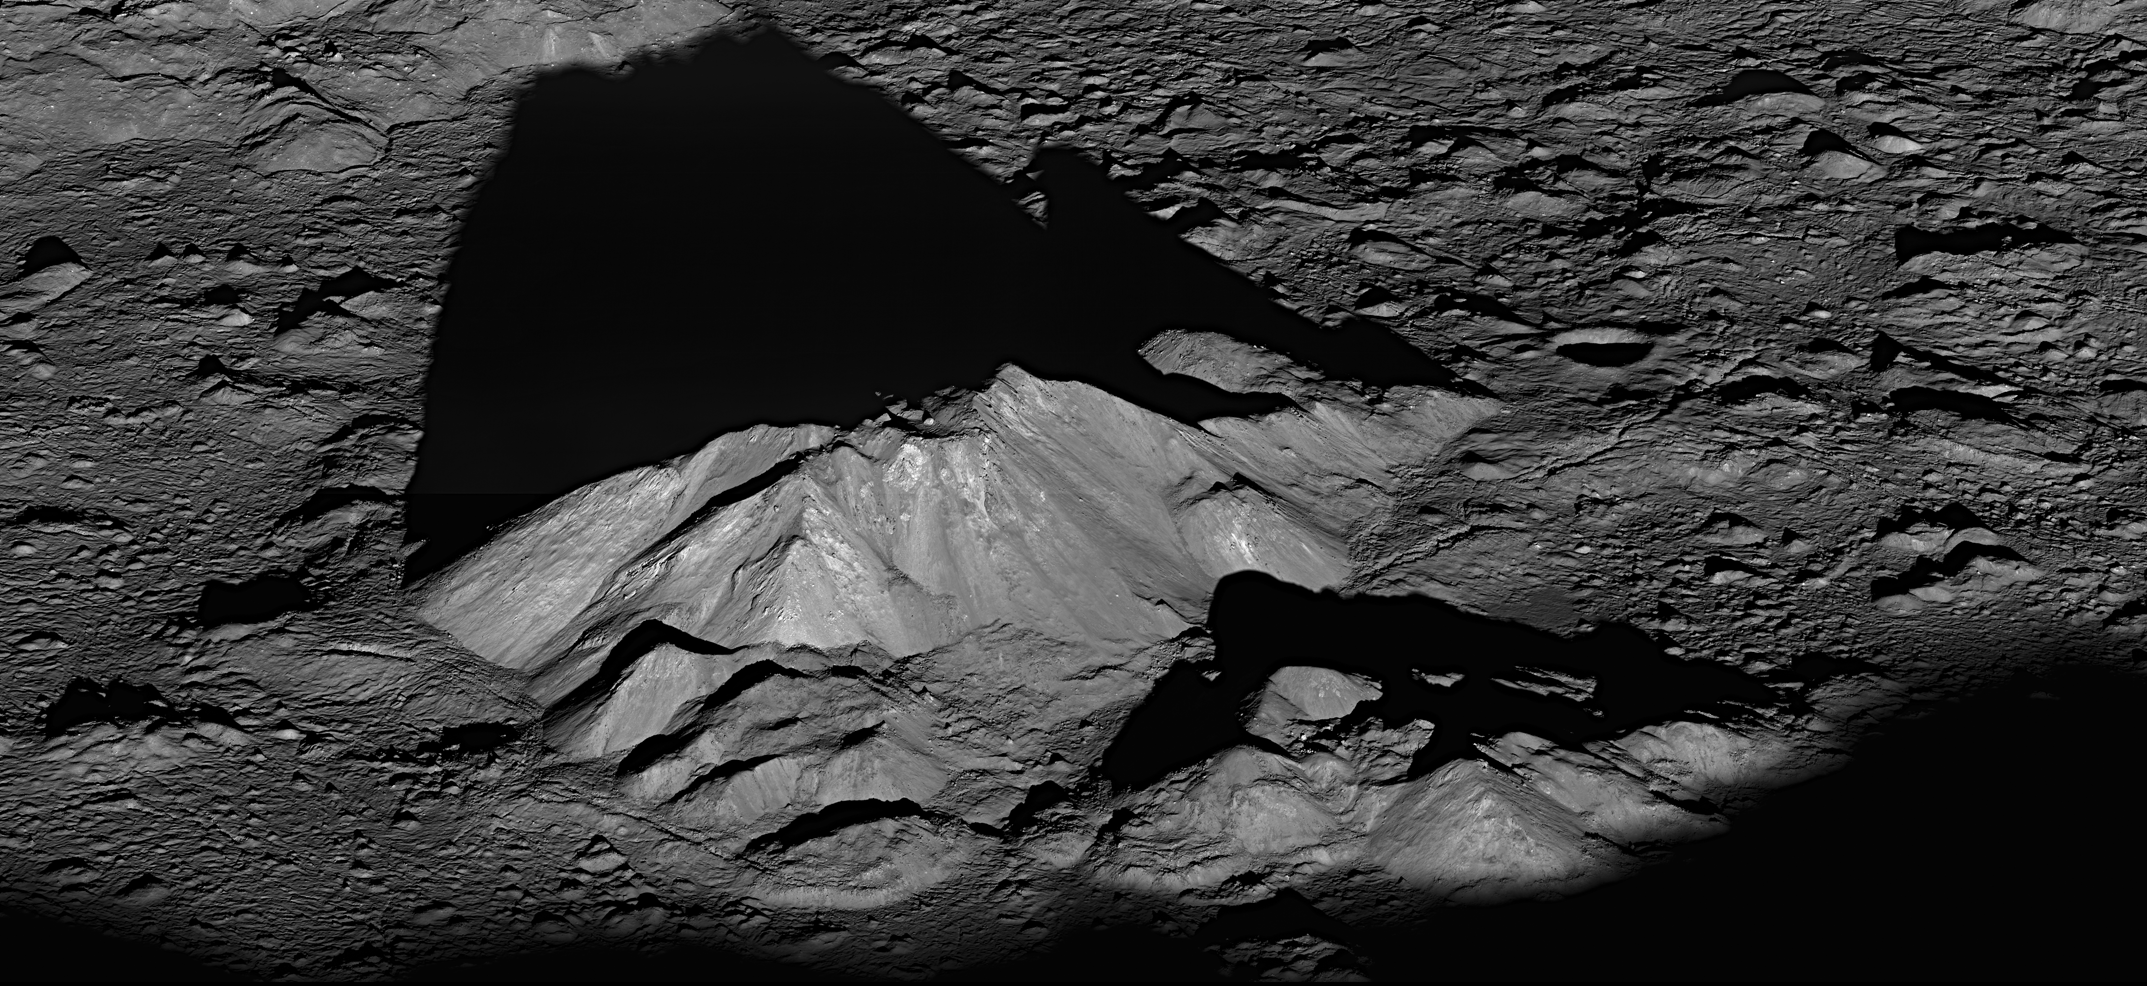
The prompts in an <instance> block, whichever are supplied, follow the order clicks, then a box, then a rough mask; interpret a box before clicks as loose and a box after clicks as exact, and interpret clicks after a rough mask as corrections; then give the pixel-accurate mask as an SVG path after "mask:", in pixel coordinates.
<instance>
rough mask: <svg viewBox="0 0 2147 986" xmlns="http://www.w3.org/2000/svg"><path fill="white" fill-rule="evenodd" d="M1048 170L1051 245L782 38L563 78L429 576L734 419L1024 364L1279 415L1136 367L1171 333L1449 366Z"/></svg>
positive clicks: (756, 419) (1202, 413) (1115, 388)
mask: <svg viewBox="0 0 2147 986" xmlns="http://www.w3.org/2000/svg"><path fill="white" fill-rule="evenodd" d="M1039 165H1040V166H1041V167H1042V169H1043V176H1042V179H1041V182H1042V184H1043V186H1044V187H1045V190H1046V194H1047V195H1048V196H1049V197H1050V210H1049V211H1050V214H1051V217H1052V222H1051V224H1050V229H1049V230H1048V231H1047V230H1044V229H1039V228H1038V227H1037V225H1036V224H1035V223H1034V222H1032V221H1031V220H1030V219H1029V217H1028V216H1027V215H1025V214H1024V213H1023V212H1022V211H1021V210H1020V209H1019V208H1018V207H1017V206H1016V205H1015V204H1014V202H1013V199H1012V197H1011V195H1010V192H1009V189H1008V188H1007V187H1005V186H1003V185H1001V184H1000V183H998V182H996V181H993V180H992V179H991V178H990V177H988V176H986V175H984V174H983V173H981V172H979V171H978V170H976V169H975V168H973V167H971V166H970V165H969V164H968V163H967V162H965V161H963V160H962V159H961V158H959V157H957V156H956V155H955V154H954V153H952V152H951V151H950V150H949V149H948V148H947V147H946V145H945V144H944V143H942V142H941V141H940V140H939V139H938V138H937V137H936V136H934V135H933V134H932V133H931V132H930V131H928V130H926V129H925V128H924V127H922V126H921V125H919V124H918V123H917V122H916V121H914V120H912V119H911V118H910V117H908V116H907V115H906V114H904V113H903V112H901V111H900V110H899V109H897V108H896V107H894V106H893V105H890V104H889V103H887V102H886V101H884V100H883V99H881V98H880V97H879V96H878V95H876V94H875V93H873V92H872V91H870V90H867V89H864V88H861V87H856V86H852V85H849V84H846V83H844V82H842V81H840V80H838V79H835V78H833V77H831V76H829V75H827V74H826V73H825V72H823V71H822V70H821V67H820V65H819V64H817V63H816V62H815V61H814V60H813V58H812V57H810V56H808V55H807V54H806V53H805V52H803V51H801V50H799V49H798V48H796V47H794V46H793V45H792V44H791V43H790V42H788V41H787V40H785V39H784V38H783V37H781V36H780V35H779V34H776V33H774V32H773V31H765V30H764V31H761V32H759V33H756V34H752V35H750V36H748V37H744V38H739V37H732V36H719V37H717V38H715V39H713V40H710V41H708V42H706V43H705V44H703V45H701V46H699V47H698V49H697V50H696V51H694V52H693V53H692V54H691V55H690V56H687V57H681V58H677V59H674V60H668V61H656V62H650V63H647V64H641V65H638V66H636V67H635V68H634V70H633V71H632V72H631V73H630V74H628V75H626V76H625V77H623V78H607V77H605V76H601V75H598V74H596V73H593V72H586V71H570V72H565V73H561V74H558V75H554V76H550V77H547V78H545V79H543V80H541V81H539V82H538V83H536V84H535V85H534V86H533V87H532V88H531V90H530V91H529V92H528V93H527V95H526V96H525V97H524V98H523V99H522V102H521V104H520V106H519V107H518V110H517V114H516V117H515V121H514V126H513V138H512V142H511V144H510V145H509V148H508V150H507V152H506V153H505V154H504V155H503V156H502V158H501V160H500V161H499V163H498V166H497V168H496V170H495V171H494V172H493V174H492V175H491V177H490V179H489V180H488V181H487V182H486V183H485V186H484V188H483V189H482V190H481V191H480V193H479V194H478V196H477V199H476V201H475V203H474V205H473V207H472V210H471V212H470V216H469V219H468V223H467V225H466V226H465V228H464V229H463V231H462V236H461V241H460V245H459V246H458V248H457V251H456V254H455V257H454V261H453V264H452V266H451V268H450V272H449V279H450V289H449V292H448V294H447V297H446V300H445V304H444V306H443V308H444V310H443V312H442V316H441V321H440V325H439V331H438V337H437V340H436V342H435V343H434V348H433V364H432V369H431V372H430V375H429V377H428V379H427V384H426V408H425V417H426V420H425V437H424V440H423V443H422V445H421V446H420V449H419V457H418V466H417V472H416V475H415V477H414V478H413V482H412V485H411V487H410V492H411V499H410V503H409V509H408V512H407V516H408V519H409V520H408V522H409V524H410V534H411V539H412V540H413V541H423V542H424V545H423V548H422V550H420V551H418V552H417V553H416V554H415V555H414V556H413V557H411V559H410V560H409V562H408V569H407V573H406V574H408V575H409V576H410V577H411V578H412V579H415V578H418V577H422V576H423V575H424V574H426V573H428V572H430V571H433V570H435V569H437V568H438V567H439V566H441V565H442V564H444V563H445V562H447V561H449V560H452V559H453V558H454V557H455V556H457V555H459V554H460V553H462V552H463V551H464V550H466V549H467V548H468V547H469V546H470V545H471V544H473V543H475V542H476V541H478V540H479V539H481V538H482V537H483V536H484V534H485V533H486V530H487V528H488V527H490V526H491V525H494V524H497V523H499V522H501V521H504V520H507V519H509V518H511V517H513V516H515V515H516V514H519V513H521V512H524V511H526V510H528V509H530V508H532V507H534V506H536V505H538V504H540V503H542V502H544V501H545V500H548V499H550V498H552V497H554V496H556V495H558V494H560V493H563V492H565V491H567V490H571V489H573V488H575V487H577V486H580V485H582V484H585V483H587V482H590V481H593V480H595V479H599V478H602V477H603V476H606V475H609V474H612V473H615V472H618V471H620V470H623V469H626V468H631V467H634V466H639V465H644V464H647V463H651V462H655V461H660V460H662V459H665V458H668V457H670V456H674V455H678V454H681V453H684V452H688V451H691V450H693V449H694V448H697V447H698V446H700V445H701V444H703V443H705V442H706V441H707V440H708V439H710V438H712V437H714V436H716V435H718V434H722V433H724V432H729V431H733V430H736V429H739V428H744V427H748V426H751V425H755V424H777V425H782V424H797V423H805V422H817V423H826V424H834V425H838V426H845V425H849V424H854V423H856V422H859V421H862V420H865V419H868V418H870V417H873V416H875V415H877V414H878V413H880V411H881V410H882V407H883V403H882V400H881V398H880V397H879V396H878V395H880V394H883V393H884V394H892V395H895V396H897V397H901V398H905V399H911V400H914V399H916V398H919V397H922V396H924V395H927V394H931V393H934V392H937V391H939V390H942V389H944V388H946V387H950V386H976V385H979V384H982V383H983V382H985V381H987V380H988V379H989V378H990V377H991V375H992V374H993V373H994V372H996V371H997V369H998V368H999V367H1001V366H1002V365H1005V364H1007V363H1015V364H1018V365H1020V366H1022V367H1023V368H1025V369H1027V370H1029V371H1030V372H1032V373H1035V374H1037V375H1039V376H1043V377H1051V378H1058V379H1076V380H1081V381H1083V382H1087V383H1091V384H1094V385H1096V386H1099V387H1102V388H1104V389H1106V390H1108V391H1110V392H1112V393H1114V394H1117V395H1118V396H1120V397H1123V398H1125V399H1127V400H1130V401H1133V402H1135V403H1138V404H1141V405H1143V406H1146V407H1148V408H1150V409H1152V410H1156V411H1159V412H1161V413H1164V414H1167V415H1170V416H1172V417H1174V418H1177V419H1179V420H1183V421H1198V420H1201V419H1204V418H1209V417H1216V416H1225V415H1243V414H1253V413H1262V412H1266V411H1270V410H1273V409H1275V408H1276V407H1278V406H1284V404H1285V403H1286V402H1284V401H1282V400H1281V399H1280V398H1277V397H1274V396H1271V395H1269V396H1263V395H1240V394H1230V393H1226V392H1224V391H1222V390H1219V389H1217V388H1215V387H1213V386H1211V385H1209V384H1206V383H1204V382H1202V381H1198V380H1194V379H1192V378H1189V377H1183V376H1166V375H1165V374H1163V373H1161V372H1160V371H1157V370H1155V369H1154V368H1153V367H1151V366H1149V365H1148V364H1147V363H1146V362H1144V361H1143V360H1141V359H1140V357H1139V356H1138V353H1137V350H1138V346H1139V344H1140V342H1142V341H1143V340H1145V339H1146V338H1147V337H1149V336H1150V335H1152V334H1153V333H1154V332H1156V331H1159V330H1161V329H1163V328H1168V327H1173V326H1183V327H1191V328H1206V329H1212V330H1216V331H1222V332H1227V333H1232V334H1237V335H1241V336H1243V337H1245V338H1247V339H1249V340H1251V341H1255V342H1258V343H1261V344H1263V345H1268V346H1270V347H1271V348H1275V349H1278V350H1281V351H1283V352H1286V353H1289V354H1291V355H1292V356H1297V357H1301V358H1302V359H1304V360H1305V361H1306V362H1309V363H1312V364H1315V365H1320V366H1323V367H1325V368H1327V369H1328V370H1330V371H1332V372H1335V373H1337V374H1340V375H1356V376H1359V377H1362V378H1364V379H1367V380H1370V381H1372V382H1377V383H1385V384H1391V383H1397V382H1437V381H1440V380H1443V379H1445V376H1444V375H1443V374H1442V373H1440V371H1439V370H1438V368H1437V367H1436V366H1435V365H1434V364H1432V363H1431V362H1430V361H1429V360H1428V359H1427V358H1426V357H1424V356H1423V355H1422V354H1421V353H1418V352H1417V351H1416V350H1414V349H1412V348H1410V347H1409V346H1408V345H1407V344H1406V343H1403V342H1401V341H1400V340H1399V339H1396V338H1393V337H1392V336H1390V335H1388V336H1385V338H1384V339H1379V338H1361V337H1360V335H1361V333H1362V332H1363V331H1364V330H1363V329H1361V328H1360V329H1358V330H1356V332H1357V333H1359V335H1349V336H1347V337H1346V338H1345V337H1343V336H1339V335H1335V334H1331V333H1323V332H1322V330H1320V329H1319V328H1318V327H1317V326H1314V325H1312V324H1311V323H1309V322H1306V321H1304V320H1302V319H1299V318H1297V317H1296V316H1295V315H1293V314H1291V313H1289V312H1288V311H1286V310H1284V309H1281V308H1280V307H1278V306H1276V305H1274V304H1273V303H1272V302H1271V300H1270V299H1269V298H1268V296H1267V295H1266V294H1265V293H1264V292H1263V291H1261V290H1260V289H1259V288H1258V287H1257V286H1255V285H1253V284H1251V283H1250V282H1248V281H1245V280H1244V279H1243V278H1240V277H1238V276H1237V275H1235V274H1234V273H1232V272H1230V271H1228V270H1227V269H1226V268H1223V267H1221V266H1220V265H1218V264H1217V263H1216V262H1215V261H1214V260H1212V259H1211V258H1209V257H1207V256H1206V255H1205V254H1202V253H1200V252H1199V251H1198V250H1196V249H1194V248H1192V247H1190V246H1188V245H1186V244H1184V243H1182V242H1180V241H1178V240H1177V239H1176V238H1175V237H1173V236H1171V235H1170V234H1169V232H1168V231H1167V230H1165V229H1163V228H1162V227H1161V226H1160V225H1159V224H1158V223H1156V222H1155V221H1154V220H1152V219H1150V218H1149V217H1148V216H1146V215H1145V214H1143V213H1141V212H1140V211H1139V210H1138V209H1136V208H1134V207H1133V206H1131V205H1129V204H1127V203H1126V202H1124V201H1123V199H1122V198H1121V197H1120V196H1119V194H1118V192H1117V190H1116V189H1115V188H1113V187H1112V186H1111V184H1110V182H1109V180H1108V179H1107V178H1105V177H1104V176H1103V175H1102V173H1101V172H1100V171H1098V170H1097V169H1096V168H1095V167H1094V166H1093V165H1091V164H1089V163H1088V162H1087V161H1085V160H1083V159H1082V158H1081V157H1080V156H1079V155H1077V154H1074V153H1072V152H1070V151H1058V152H1052V153H1047V154H1045V155H1043V156H1042V157H1041V158H1040V159H1039ZM1382 333H1383V330H1382ZM1352 347H1354V348H1352Z"/></svg>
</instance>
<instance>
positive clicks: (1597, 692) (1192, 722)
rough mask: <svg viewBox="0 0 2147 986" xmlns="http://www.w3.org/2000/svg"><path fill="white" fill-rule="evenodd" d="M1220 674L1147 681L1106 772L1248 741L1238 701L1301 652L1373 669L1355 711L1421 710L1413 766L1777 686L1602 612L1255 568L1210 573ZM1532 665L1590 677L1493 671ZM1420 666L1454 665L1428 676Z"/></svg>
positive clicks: (1629, 723)
mask: <svg viewBox="0 0 2147 986" xmlns="http://www.w3.org/2000/svg"><path fill="white" fill-rule="evenodd" d="M1208 629H1209V632H1211V633H1212V634H1214V637H1215V648H1216V657H1217V662H1218V663H1219V664H1221V666H1222V667H1221V674H1220V675H1218V676H1217V677H1216V679H1215V680H1214V681H1212V682H1210V681H1208V680H1207V679H1206V678H1205V677H1203V676H1202V675H1201V673H1200V670H1199V669H1197V668H1194V667H1191V666H1185V665H1181V666H1179V667H1177V668H1173V669H1172V670H1171V671H1170V672H1169V673H1167V674H1165V675H1164V676H1163V678H1162V679H1161V680H1159V681H1158V682H1157V683H1156V686H1155V688H1154V690H1153V691H1151V692H1150V693H1149V697H1148V699H1147V700H1146V701H1144V702H1143V703H1142V705H1141V707H1140V708H1139V709H1137V710H1135V711H1134V713H1133V715H1132V716H1130V717H1129V718H1128V719H1127V720H1126V724H1125V726H1124V727H1122V729H1121V730H1120V732H1119V734H1118V736H1117V737H1116V738H1114V739H1113V740H1112V743H1111V745H1110V747H1109V748H1108V749H1107V750H1106V751H1105V752H1104V756H1103V761H1102V764H1101V772H1102V774H1103V776H1104V777H1105V778H1106V779H1107V780H1109V781H1110V782H1111V783H1112V784H1113V785H1114V786H1116V787H1118V788H1121V789H1125V788H1134V787H1142V786H1145V785H1148V784H1150V783H1153V782H1155V781H1156V780H1158V779H1160V778H1162V777H1163V776H1164V775H1165V774H1168V773H1170V772H1171V771H1173V770H1176V769H1178V768H1180V767H1185V766H1190V765H1192V764H1195V763H1199V762H1200V761H1201V760H1204V759H1206V758H1207V757H1209V756H1210V755H1212V754H1214V753H1215V752H1216V751H1218V750H1222V749H1224V748H1227V747H1229V746H1233V745H1236V744H1238V743H1248V742H1255V741H1254V740H1253V738H1252V737H1251V736H1250V735H1249V734H1247V733H1246V732H1245V730H1244V728H1243V727H1242V726H1241V725H1240V724H1239V716H1240V715H1241V714H1242V711H1243V708H1244V705H1245V703H1246V701H1247V699H1248V698H1249V697H1250V696H1251V695H1252V694H1253V692H1254V691H1255V690H1257V689H1258V688H1260V687H1261V686H1262V685H1263V684H1264V683H1265V682H1266V681H1267V679H1268V677H1269V676H1270V675H1272V674H1273V673H1274V671H1275V669H1276V668H1278V667H1282V666H1284V665H1291V664H1309V665H1317V666H1320V667H1329V668H1335V669H1338V670H1343V671H1349V672H1353V673H1356V674H1362V675H1365V676H1367V677H1371V678H1376V679H1378V680H1379V682H1380V688H1381V691H1382V695H1381V697H1380V698H1379V699H1378V700H1377V701H1376V702H1370V703H1366V705H1364V706H1361V707H1360V708H1359V710H1358V714H1359V715H1364V716H1368V717H1376V718H1378V719H1380V720H1382V721H1384V722H1386V723H1389V724H1397V725H1398V724H1400V723H1404V722H1407V721H1409V720H1411V719H1425V720H1429V721H1430V722H1431V723H1433V725H1434V726H1435V727H1436V728H1435V730H1434V733H1433V739H1432V742H1431V743H1430V744H1429V745H1428V746H1426V747H1425V748H1424V749H1423V750H1421V751H1419V752H1418V754H1417V756H1416V760H1415V762H1414V763H1413V764H1412V765H1411V771H1412V773H1413V774H1418V775H1421V774H1423V773H1427V772H1429V771H1430V770H1432V769H1434V768H1436V767H1438V766H1439V765H1440V764H1443V763H1445V762H1447V761H1449V760H1453V759H1455V758H1457V757H1464V756H1470V755H1472V754H1474V752H1475V741H1476V740H1478V739H1480V738H1490V737H1497V736H1501V735H1504V734H1506V733H1508V732H1512V731H1514V730H1523V731H1526V732H1530V733H1534V734H1536V735H1538V736H1542V737H1544V738H1546V739H1552V740H1557V741H1560V742H1563V743H1577V742H1582V741H1585V740H1588V739H1593V738H1597V737H1605V736H1614V735H1618V734H1622V733H1625V732H1628V731H1630V730H1632V729H1635V728H1637V727H1640V726H1643V725H1648V724H1650V723H1655V722H1661V721H1665V720H1667V719H1670V718H1672V717H1675V716H1679V715H1683V714H1688V713H1692V712H1696V711H1703V710H1712V711H1730V710H1731V709H1733V708H1734V707H1733V706H1731V705H1729V704H1728V703H1734V702H1747V703H1753V704H1771V703H1774V702H1776V701H1777V698H1776V696H1775V694H1774V692H1773V691H1772V690H1771V689H1769V688H1767V687H1766V686H1765V685H1764V684H1762V683H1761V682H1760V681H1759V680H1758V679H1756V678H1753V677H1751V676H1750V675H1746V674H1744V673H1742V672H1739V671H1735V670H1732V669H1729V668H1725V667H1722V666H1720V665H1716V664H1709V663H1706V662H1703V661H1680V660H1676V659H1674V658H1671V657H1669V656H1667V655H1665V654H1663V652H1662V649H1661V648H1660V647H1658V646H1657V645H1656V644H1655V643H1654V642H1653V641H1650V640H1649V639H1648V638H1647V636H1646V635H1645V634H1643V633H1641V632H1640V631H1638V630H1636V629H1634V628H1632V627H1630V626H1625V625H1622V624H1605V625H1603V626H1601V627H1598V628H1596V629H1595V630H1594V631H1593V632H1590V633H1587V634H1584V635H1581V636H1578V637H1574V638H1565V637H1560V636H1558V635H1556V634H1552V633H1546V632H1544V631H1541V630H1536V629H1534V628H1531V627H1527V626H1523V625H1521V624H1517V623H1507V622H1503V621H1499V620H1493V619H1489V618H1486V617H1480V616H1475V615H1472V614H1469V613H1465V612H1462V611H1461V610H1458V609H1455V608H1454V607H1452V606H1448V605H1446V604H1445V603H1441V602H1439V601H1437V600H1434V599H1427V598H1424V597H1421V596H1408V597H1378V596H1359V597H1354V598H1343V597H1340V596H1337V595H1335V594H1334V593H1333V592H1331V591H1330V592H1319V593H1315V592H1313V591H1311V590H1309V589H1305V588H1303V587H1300V586H1295V585H1291V584H1289V583H1287V582H1282V581H1280V580H1278V579H1275V578H1273V577H1271V576H1268V575H1266V574H1263V573H1257V572H1240V573H1238V574H1235V575H1230V576H1227V577H1225V578H1224V579H1223V580H1222V581H1221V582H1220V583H1218V584H1217V586H1216V589H1215V600H1214V602H1213V603H1211V604H1210V606H1209V608H1208ZM1527 668H1545V669H1550V670H1553V671H1560V672H1565V673H1567V674H1570V675H1577V676H1583V677H1586V678H1592V679H1594V681H1595V686H1594V689H1593V694H1592V695H1590V696H1589V697H1588V699H1587V700H1586V701H1584V702H1583V701H1569V700H1564V699H1556V698H1550V697H1545V696H1542V695H1538V694H1533V693H1530V692H1528V691H1525V690H1522V689H1520V688H1516V687H1513V686H1510V685H1503V684H1499V683H1498V682H1497V680H1495V679H1501V678H1503V679H1505V680H1508V681H1514V680H1524V681H1525V679H1526V678H1527V677H1528V676H1527V674H1526V672H1525V670H1523V669H1527ZM1418 671H1423V672H1429V673H1433V674H1442V675H1443V674H1455V673H1458V674H1460V675H1461V676H1462V677H1461V679H1460V681H1459V682H1458V683H1457V684H1454V685H1450V686H1439V685H1429V684H1426V683H1425V682H1424V681H1423V680H1421V679H1419V678H1418V677H1417V676H1416V672H1418Z"/></svg>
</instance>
